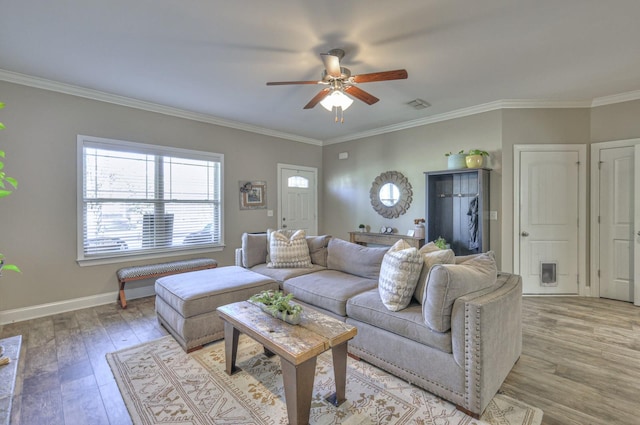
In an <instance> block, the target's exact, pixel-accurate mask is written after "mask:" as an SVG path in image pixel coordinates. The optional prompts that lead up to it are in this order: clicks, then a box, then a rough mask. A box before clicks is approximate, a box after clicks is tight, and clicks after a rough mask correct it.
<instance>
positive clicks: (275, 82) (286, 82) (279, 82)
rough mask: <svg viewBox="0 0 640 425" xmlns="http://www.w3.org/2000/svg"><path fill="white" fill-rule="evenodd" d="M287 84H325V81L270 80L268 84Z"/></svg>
mask: <svg viewBox="0 0 640 425" xmlns="http://www.w3.org/2000/svg"><path fill="white" fill-rule="evenodd" d="M287 84H324V81H270V82H268V83H267V85H268V86H284V85H287Z"/></svg>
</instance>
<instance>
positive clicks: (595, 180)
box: [589, 139, 640, 297]
mask: <svg viewBox="0 0 640 425" xmlns="http://www.w3.org/2000/svg"><path fill="white" fill-rule="evenodd" d="M637 145H640V139H625V140H614V141H611V142H598V143H592V144H591V207H590V212H591V222H590V224H591V238H590V239H591V240H590V247H591V249H590V251H591V255H590V261H589V262H590V266H591V270H590V276H591V296H593V297H600V278H599V277H598V270H599V269H600V231H599V230H600V223H598V216H599V215H600V214H599V212H600V208H599V205H600V184H599V183H600V167H599V166H598V163H599V162H600V151H602V150H603V149H614V148H625V147H631V146H637ZM638 285H640V282H636V287H635V289H634V291H635V292H634V293H638V292H639V291H640V286H638Z"/></svg>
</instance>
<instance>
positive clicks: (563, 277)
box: [514, 145, 586, 294]
mask: <svg viewBox="0 0 640 425" xmlns="http://www.w3.org/2000/svg"><path fill="white" fill-rule="evenodd" d="M545 146H549V150H548V151H545V150H544V149H545ZM562 146H567V145H562ZM569 146H571V145H569ZM554 149H555V150H554ZM585 156H586V148H585V147H583V146H582V147H579V146H575V147H569V148H566V149H563V148H562V147H561V146H560V145H558V146H555V147H554V146H553V145H543V146H536V147H535V148H534V149H533V150H527V148H526V146H523V147H518V146H516V149H515V155H514V160H515V162H514V166H515V167H514V168H515V171H516V175H515V180H516V182H515V184H516V185H517V189H516V198H515V201H516V205H515V211H514V214H515V215H514V224H515V226H514V231H515V235H514V251H515V253H516V256H515V258H514V269H515V271H516V272H517V273H519V274H520V275H521V276H522V282H523V292H524V293H526V294H578V293H579V291H580V285H579V284H580V271H581V270H582V269H583V268H584V266H583V265H582V264H581V261H582V262H584V260H581V256H584V255H585V249H584V244H585V242H586V241H585V240H583V235H584V234H585V232H584V228H585V227H584V226H585V224H586V223H585V220H584V218H583V216H584V198H585V196H584V195H583V194H584V193H585V188H584V186H585V182H584V180H585V179H586V177H585V174H584V172H583V171H582V170H581V169H580V163H581V161H582V162H583V163H584V157H585ZM583 167H584V166H583ZM581 217H582V218H583V219H582V225H581V224H580V218H581ZM581 226H582V227H581Z"/></svg>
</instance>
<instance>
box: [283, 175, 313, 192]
mask: <svg viewBox="0 0 640 425" xmlns="http://www.w3.org/2000/svg"><path fill="white" fill-rule="evenodd" d="M287 186H289V187H297V188H299V189H307V188H309V179H307V178H304V177H302V176H291V177H289V178H288V179H287Z"/></svg>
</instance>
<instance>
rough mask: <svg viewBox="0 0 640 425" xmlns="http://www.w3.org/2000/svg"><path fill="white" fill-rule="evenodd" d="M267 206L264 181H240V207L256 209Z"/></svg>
mask: <svg viewBox="0 0 640 425" xmlns="http://www.w3.org/2000/svg"><path fill="white" fill-rule="evenodd" d="M266 208H267V182H266V181H261V180H258V181H240V209H241V210H258V209H266Z"/></svg>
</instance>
